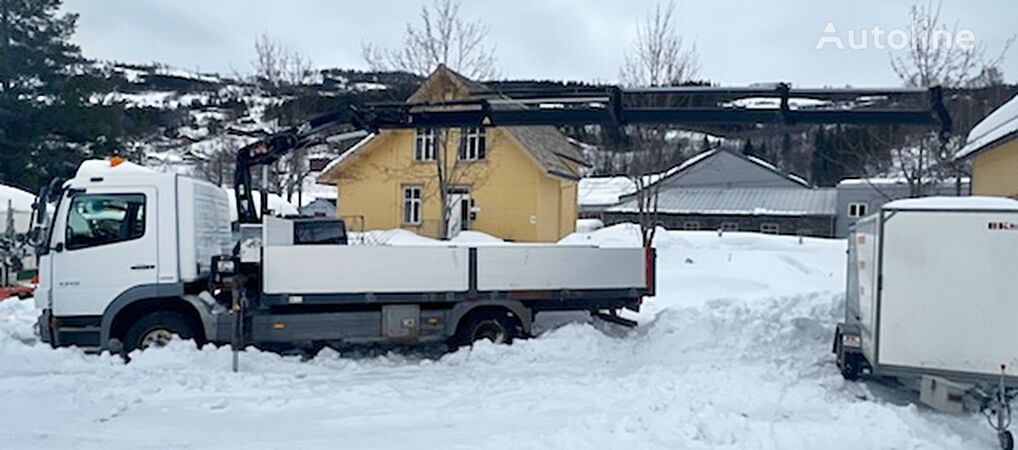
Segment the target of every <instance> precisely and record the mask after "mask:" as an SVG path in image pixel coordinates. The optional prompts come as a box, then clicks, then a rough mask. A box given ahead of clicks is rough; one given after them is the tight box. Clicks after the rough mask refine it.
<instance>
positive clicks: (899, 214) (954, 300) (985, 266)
mask: <svg viewBox="0 0 1018 450" xmlns="http://www.w3.org/2000/svg"><path fill="white" fill-rule="evenodd" d="M1016 276H1018V201H1015V200H1011V199H1006V198H987V197H960V198H959V197H931V198H924V199H909V200H899V201H894V202H890V203H887V204H886V205H884V207H883V208H882V209H881V211H880V212H879V213H877V214H874V215H872V216H870V217H868V218H865V219H863V220H860V221H859V222H857V223H856V225H855V226H854V228H853V230H852V233H851V235H850V236H849V246H848V276H847V280H848V286H847V296H846V301H845V322H844V323H842V324H840V325H839V326H838V329H837V332H836V336H835V341H834V352H835V353H836V355H837V363H838V366H839V368H840V369H841V372H842V374H843V375H844V376H845V377H846V378H847V379H852V380H854V379H857V378H859V377H860V376H866V377H878V378H891V379H894V380H896V381H899V382H901V383H902V384H904V385H906V386H910V387H913V388H914V389H916V390H918V391H919V392H920V399H921V401H923V402H924V403H927V404H929V405H931V406H934V407H939V408H941V409H947V410H951V409H955V410H961V409H962V408H963V407H964V406H966V405H965V403H966V401H967V400H969V399H973V398H975V399H976V400H977V401H978V402H979V403H980V406H981V407H993V406H994V405H995V409H994V412H1000V413H1001V414H1004V413H1005V412H1006V411H1007V410H1006V407H1007V401H1008V400H1009V399H1010V397H1012V396H1013V389H1014V388H1015V387H1018V327H1016V326H1015V319H1016V318H1018V279H1016ZM988 393H993V394H988ZM1008 416H1009V413H1008ZM998 418H999V419H1003V416H1000V417H998ZM1004 422H1006V421H1003V420H1002V421H999V422H998V424H1001V425H1003V424H1005V423H1004ZM1003 428H1006V427H1000V430H999V431H1000V432H1001V439H1002V444H1004V441H1005V440H1007V441H1008V442H1010V433H1006V431H1004V430H1003ZM1005 433H1006V436H1005ZM1005 447H1007V445H1005Z"/></svg>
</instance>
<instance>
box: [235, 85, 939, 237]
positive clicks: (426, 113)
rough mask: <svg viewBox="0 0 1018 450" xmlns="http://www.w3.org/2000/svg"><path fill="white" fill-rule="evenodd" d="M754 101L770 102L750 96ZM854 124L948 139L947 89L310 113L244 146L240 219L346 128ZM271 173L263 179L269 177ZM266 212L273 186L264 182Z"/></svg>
mask: <svg viewBox="0 0 1018 450" xmlns="http://www.w3.org/2000/svg"><path fill="white" fill-rule="evenodd" d="M746 99H753V100H762V102H755V103H752V104H747V103H746V102H744V100H746ZM662 124H673V125H686V126H711V125H756V124H787V125H795V124H851V125H918V126H936V127H939V135H940V137H941V139H942V140H946V139H947V137H948V136H950V134H951V131H952V121H951V116H950V114H949V113H948V111H947V108H946V107H945V106H944V99H943V91H942V89H941V88H939V87H933V88H929V89H920V88H874V89H853V88H845V89H833V88H820V89H795V88H791V87H790V86H789V85H788V84H784V83H778V84H775V85H773V86H765V87H747V88H724V87H663V88H641V89H623V88H621V87H618V86H609V87H600V88H562V89H559V88H554V89H548V88H544V89H510V90H502V89H499V90H495V89H492V90H488V91H483V92H478V93H474V97H473V98H470V99H466V100H451V101H437V102H420V103H381V104H371V105H365V106H364V107H362V108H358V107H355V106H351V107H348V108H344V109H341V110H338V111H334V112H330V113H327V114H324V115H321V116H317V117H314V118H311V119H309V120H307V121H304V122H302V123H300V124H297V125H295V126H292V127H289V128H286V129H284V130H281V131H279V132H277V133H274V134H271V135H269V136H268V137H265V138H263V139H260V140H258V141H256V142H254V143H251V144H249V145H247V146H245V147H243V148H241V149H240V150H239V151H238V154H237V161H236V168H235V169H236V171H235V173H234V186H235V193H236V194H235V195H236V197H237V202H236V204H237V206H236V207H237V217H238V220H239V221H240V223H257V222H259V213H258V212H257V211H256V210H255V207H254V203H253V198H252V187H253V186H252V175H251V170H252V168H254V167H255V166H264V165H268V164H272V163H274V162H276V161H278V160H279V159H280V158H282V157H283V156H284V155H286V154H288V153H289V152H291V151H293V150H296V149H299V148H304V147H308V146H311V145H314V144H317V143H320V142H322V140H323V139H325V138H327V137H329V136H332V135H335V134H338V133H346V132H358V131H359V132H361V133H363V132H364V131H377V130H382V129H393V128H456V127H512V126H537V125H551V126H570V125H601V126H612V127H622V126H627V125H662ZM265 178H266V177H264V176H263V177H262V183H263V185H264V184H265ZM261 195H262V198H261V205H262V207H261V209H262V213H264V212H265V211H266V210H267V205H268V202H267V200H266V198H267V196H268V192H267V188H266V186H262V189H261Z"/></svg>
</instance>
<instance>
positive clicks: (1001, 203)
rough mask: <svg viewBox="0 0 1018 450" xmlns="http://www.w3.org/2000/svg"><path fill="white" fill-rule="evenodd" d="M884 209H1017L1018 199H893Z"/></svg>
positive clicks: (976, 197)
mask: <svg viewBox="0 0 1018 450" xmlns="http://www.w3.org/2000/svg"><path fill="white" fill-rule="evenodd" d="M883 208H884V209H944V210H958V209H960V210H973V209H975V210H979V209H990V210H1002V211H1018V200H1012V199H1009V198H1004V197H978V196H975V197H924V198H909V199H904V200H895V201H893V202H888V203H886V204H884V207H883Z"/></svg>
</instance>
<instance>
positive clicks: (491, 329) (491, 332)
mask: <svg viewBox="0 0 1018 450" xmlns="http://www.w3.org/2000/svg"><path fill="white" fill-rule="evenodd" d="M507 337H508V333H506V331H505V328H502V325H501V324H499V323H498V322H495V321H486V322H481V323H480V324H478V325H477V328H474V333H473V334H472V335H471V336H470V341H471V342H477V341H480V340H482V339H484V340H487V341H489V342H492V343H495V344H504V343H506V341H507V340H508V339H507Z"/></svg>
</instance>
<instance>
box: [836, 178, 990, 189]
mask: <svg viewBox="0 0 1018 450" xmlns="http://www.w3.org/2000/svg"><path fill="white" fill-rule="evenodd" d="M969 181H971V179H970V178H969V177H962V179H961V182H962V184H968V183H969ZM954 183H955V180H954V179H951V180H948V181H946V182H939V181H933V180H923V184H924V185H928V184H934V185H939V184H954ZM907 185H908V179H906V178H904V177H890V178H884V177H875V178H845V179H842V180H841V181H839V182H838V186H839V187H846V186H907Z"/></svg>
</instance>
